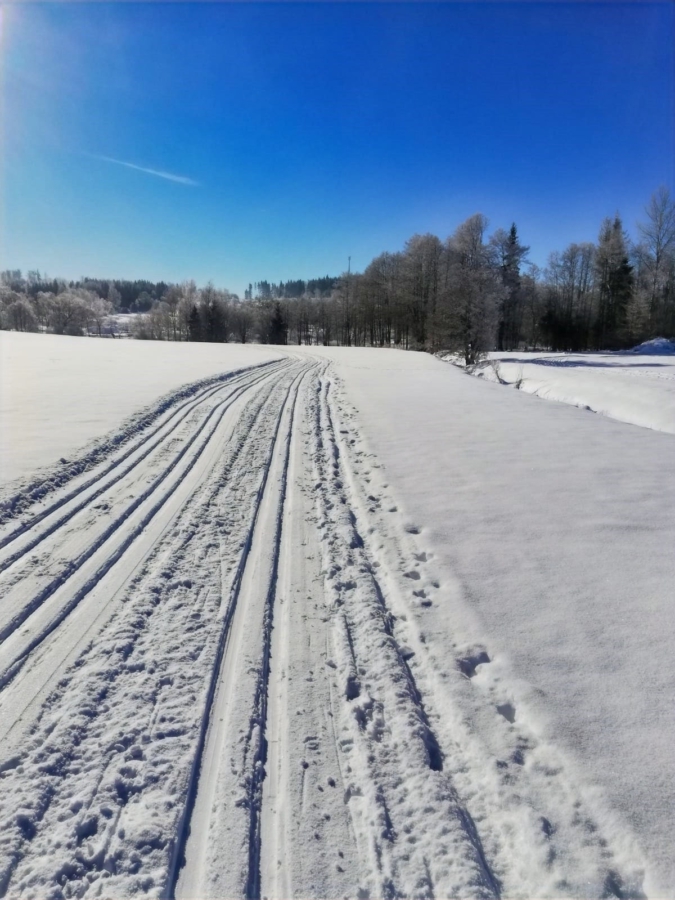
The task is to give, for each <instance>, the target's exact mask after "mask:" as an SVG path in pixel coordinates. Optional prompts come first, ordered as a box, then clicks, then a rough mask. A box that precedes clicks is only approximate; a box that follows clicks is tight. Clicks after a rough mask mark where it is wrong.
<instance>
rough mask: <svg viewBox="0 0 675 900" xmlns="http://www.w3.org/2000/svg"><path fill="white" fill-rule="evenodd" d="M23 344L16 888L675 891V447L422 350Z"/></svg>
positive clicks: (6, 418)
mask: <svg viewBox="0 0 675 900" xmlns="http://www.w3.org/2000/svg"><path fill="white" fill-rule="evenodd" d="M2 340H3V347H5V346H8V345H11V344H12V342H15V344H14V349H13V350H12V352H15V353H16V354H20V355H21V358H22V359H23V361H24V366H25V369H24V370H23V371H30V373H31V380H30V381H29V382H27V383H26V384H23V383H22V381H19V380H18V379H16V380H14V381H13V382H11V381H10V383H9V387H7V382H5V386H4V387H3V392H2V406H1V407H0V412H1V413H2V416H3V423H4V426H3V431H4V432H7V431H8V432H9V433H10V434H13V435H16V434H17V433H18V434H20V435H21V442H22V444H23V443H24V442H28V445H29V446H28V447H27V448H26V454H25V460H24V462H23V463H22V462H21V460H20V457H19V455H18V454H16V452H14V451H13V450H12V447H11V443H12V442H11V441H10V442H8V441H6V440H5V443H4V444H3V453H6V454H7V455H6V457H3V459H7V460H8V462H7V463H6V467H5V469H4V471H5V472H7V473H12V477H16V476H19V475H20V476H21V478H20V480H19V481H8V480H7V478H5V484H4V486H3V488H2V491H1V493H0V501H2V503H3V505H2V507H1V510H2V512H1V515H0V748H1V750H0V788H1V789H0V822H1V825H0V894H1V893H2V892H3V891H4V892H5V893H6V895H7V896H12V897H14V896H16V897H19V896H22V897H23V896H25V897H36V898H44V897H49V898H52V897H54V898H57V897H83V896H84V897H89V896H104V897H127V896H139V895H140V896H143V895H147V896H152V897H159V896H170V897H173V896H175V897H184V898H207V897H262V896H266V897H279V898H281V897H291V896H293V897H338V896H339V897H342V896H349V897H361V898H365V897H371V898H377V897H394V896H415V897H429V898H432V897H436V898H441V897H450V896H453V897H463V898H464V897H479V898H483V897H502V896H503V897H523V898H527V897H535V896H537V897H563V896H568V897H601V896H604V897H617V898H619V897H642V896H648V897H658V896H672V895H673V894H674V893H675V871H674V869H673V863H672V850H671V844H672V841H671V838H670V834H671V832H672V827H673V824H674V822H673V812H672V811H673V809H675V759H674V757H673V754H672V741H673V736H674V734H675V722H674V720H673V708H672V697H673V693H674V691H675V662H674V661H673V655H672V647H673V643H674V638H675V634H674V633H673V632H674V631H675V625H674V620H673V616H672V585H673V583H675V557H674V554H673V553H672V548H673V546H675V484H673V479H672V478H671V477H670V473H671V472H672V467H673V462H675V445H674V444H673V440H674V438H673V436H672V434H668V433H663V432H664V431H668V430H669V429H667V428H663V429H661V431H657V430H654V428H655V426H654V425H653V424H652V425H651V426H650V427H638V426H636V425H631V424H625V423H623V422H619V421H615V420H614V419H612V418H609V417H607V416H600V415H591V414H590V413H588V412H587V411H586V410H584V409H578V408H575V406H573V405H569V404H563V403H546V402H543V401H542V400H541V399H538V398H537V397H531V396H528V395H527V393H526V392H525V391H522V390H521V391H516V390H508V389H507V388H505V387H504V386H502V385H500V384H498V383H490V382H489V381H486V380H485V379H482V380H481V379H475V378H470V377H467V375H466V374H465V373H463V372H461V371H460V370H458V369H457V368H455V367H453V366H449V365H446V364H445V363H443V362H441V361H439V360H436V359H433V358H432V357H429V356H427V355H424V354H416V353H404V352H399V351H384V350H366V349H339V348H330V349H326V348H313V347H312V348H292V347H284V348H280V347H274V348H271V347H270V348H265V347H236V346H232V345H224V346H222V345H221V346H218V345H199V344H196V345H189V354H188V352H187V350H186V348H185V345H170V344H154V345H142V344H131V343H125V342H115V341H93V340H92V341H86V340H84V339H79V340H78V339H67V338H50V337H46V336H35V337H33V336H25V335H15V334H4V335H2ZM43 346H44V347H45V348H48V347H49V348H50V349H49V353H46V352H45V353H44V354H43V355H41V354H40V352H39V351H40V350H41V348H42V347H43ZM129 347H133V348H134V349H133V350H130V349H128V348H129ZM17 348H18V349H17ZM136 348H139V349H142V350H143V351H144V352H145V351H147V350H148V349H151V351H152V353H153V354H154V356H153V363H152V366H148V369H147V374H146V376H145V377H142V378H133V377H132V376H131V374H130V372H131V371H134V370H132V369H131V365H132V363H131V362H130V360H131V359H132V357H131V356H130V354H135V353H137V350H136ZM66 353H67V356H68V366H67V367H66V366H65V365H64V363H63V358H64V357H63V354H66ZM181 353H182V354H183V355H182V356H179V355H178V354H181ZM50 354H53V356H50ZM96 354H98V357H97V356H96ZM116 354H117V355H116ZM96 358H98V359H101V360H103V361H104V362H103V363H102V364H101V365H100V366H98V365H96V364H95V359H96ZM50 359H51V360H56V361H57V362H56V363H51V362H49V360H50ZM134 359H135V360H137V361H138V360H140V354H139V356H138V357H134ZM48 362H49V364H48ZM641 362H642V363H643V364H644V359H642V360H641ZM661 362H664V360H663V359H662V360H661ZM667 362H668V361H667V360H666V363H667ZM134 364H138V363H134ZM50 365H56V371H57V372H58V373H59V379H60V380H59V382H58V386H59V390H58V391H54V390H53V385H52V386H50V380H51V379H52V376H51V375H50V371H53V370H51V369H50ZM598 368H600V367H598ZM135 371H137V370H135ZM218 376H219V377H218ZM11 377H12V378H14V375H12V376H11ZM153 379H154V380H153ZM197 380H199V384H198V385H196V386H195V387H193V388H190V389H186V388H185V387H184V386H185V385H186V383H188V382H195V381H197ZM634 380H637V379H634ZM644 381H645V382H646V383H647V384H652V382H653V383H654V384H660V382H658V381H657V380H656V379H648V378H645V379H644ZM111 382H112V383H113V384H115V386H116V391H109V385H110V384H111ZM640 383H641V384H642V382H640ZM599 389H600V388H598V390H599ZM659 389H660V388H659ZM50 391H51V392H52V393H49V392H50ZM106 391H109V392H108V393H105V392H106ZM170 391H174V394H173V395H169V394H168V393H167V392H170ZM31 392H32V393H31ZM44 393H47V394H48V396H49V397H50V399H49V402H45V401H44V399H43V398H44ZM159 395H165V396H164V399H163V401H162V402H161V403H157V402H156V401H157V398H158V397H159ZM29 396H30V397H32V398H33V399H34V404H28V403H27V398H28V397H29ZM77 396H79V402H76V400H75V398H76V397H77ZM6 397H11V402H7V401H6V400H5V398H6ZM96 397H99V398H101V399H100V401H99V402H96V400H95V398H96ZM104 397H105V400H103V399H102V398H104ZM59 398H62V400H59ZM659 402H660V401H657V405H658V403H659ZM150 403H154V406H150V407H148V404H150ZM586 403H587V405H591V404H590V402H589V401H586ZM41 404H42V405H41ZM25 417H28V418H25ZM615 418H618V417H615ZM123 420H124V421H123ZM25 421H30V423H31V424H30V428H29V429H28V427H27V430H26V431H25V432H21V431H19V430H18V429H19V428H20V427H23V426H20V425H17V422H25ZM111 429H113V431H112V432H111ZM84 445H86V446H84ZM8 448H9V449H8ZM33 448H35V449H33ZM12 454H14V455H12ZM31 454H32V455H31ZM62 456H63V457H64V458H66V459H67V462H66V463H60V462H59V458H60V457H62ZM37 467H42V468H41V470H40V473H37V474H36V471H35V470H36V468H37Z"/></svg>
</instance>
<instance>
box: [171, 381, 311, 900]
mask: <svg viewBox="0 0 675 900" xmlns="http://www.w3.org/2000/svg"><path fill="white" fill-rule="evenodd" d="M309 370H310V368H309V367H307V366H305V367H303V371H302V372H300V373H299V374H298V376H297V377H296V378H295V379H294V381H293V382H292V383H291V385H290V386H289V389H288V392H287V394H286V397H285V400H284V403H283V404H282V407H281V410H280V413H279V416H278V419H277V422H276V426H275V430H274V435H273V438H272V440H271V442H270V449H269V453H268V457H267V460H266V464H265V468H264V471H263V477H262V480H261V482H260V486H259V488H258V492H257V497H256V504H255V512H254V514H253V516H252V518H251V524H250V527H249V531H248V534H247V538H246V541H245V544H244V548H243V551H242V554H241V557H240V560H239V565H238V567H237V572H236V575H235V579H234V582H233V585H232V591H231V594H230V600H229V602H228V607H227V612H226V614H225V616H224V617H223V622H222V626H221V631H220V635H219V639H218V647H217V652H216V656H215V659H214V663H213V667H212V670H211V678H210V681H209V687H208V691H207V697H206V706H205V711H204V715H203V718H202V724H201V729H200V734H199V738H198V741H197V747H196V751H195V755H194V759H193V764H192V768H191V772H190V778H189V783H188V790H187V798H186V803H185V808H184V811H183V817H182V820H181V823H180V826H179V829H178V832H177V837H176V843H175V846H174V848H173V853H172V857H171V861H170V865H169V877H168V879H167V888H166V891H165V893H164V894H163V897H165V898H172V900H173V898H175V895H176V888H177V884H178V878H179V875H180V870H181V868H182V866H183V865H185V852H186V847H187V841H188V838H189V835H190V823H191V820H192V816H193V813H194V810H195V804H196V800H197V792H198V788H199V775H200V771H201V767H202V760H203V758H204V754H205V750H206V745H207V740H208V733H209V726H210V724H211V719H212V715H213V706H214V701H215V696H216V691H217V687H218V680H219V675H220V672H221V669H222V666H223V661H224V656H225V651H226V647H227V639H228V635H229V631H230V627H231V624H232V620H233V618H234V614H235V612H236V608H237V603H238V600H239V595H240V592H241V585H242V580H243V577H244V572H245V570H246V565H247V562H248V558H249V554H250V551H251V547H252V545H253V537H254V533H255V529H256V525H257V523H258V519H259V513H260V509H261V505H262V500H263V497H264V495H265V489H266V487H267V483H268V480H269V474H270V469H271V465H272V459H273V457H274V450H275V447H276V445H277V441H278V439H279V432H280V430H281V424H282V421H283V417H284V413H285V412H286V410H287V409H288V408H289V398H290V397H291V394H293V399H292V401H291V403H290V421H289V430H288V435H287V439H286V441H287V443H286V448H285V452H284V460H283V464H282V465H283V468H282V473H281V478H282V488H281V499H280V503H279V511H278V517H277V525H276V536H275V548H274V551H273V552H274V557H273V575H272V580H271V583H270V585H269V589H268V594H267V598H266V608H265V615H264V624H263V634H262V641H263V668H262V671H261V673H260V678H259V681H258V685H257V690H256V695H255V699H254V705H253V710H252V714H251V723H252V726H253V725H258V726H259V727H260V744H259V747H258V752H257V754H255V755H254V757H253V759H252V760H251V779H250V786H249V811H250V817H251V821H250V830H249V872H248V879H247V888H246V896H247V898H257V897H258V896H259V889H260V853H261V847H260V812H261V809H260V806H261V801H262V781H263V779H264V759H265V746H266V745H265V737H264V728H265V722H266V714H267V695H268V681H269V669H270V659H269V657H270V645H271V632H272V620H273V609H274V599H275V595H276V583H277V574H278V567H279V548H280V545H281V527H282V518H283V510H284V501H285V496H286V487H287V476H288V462H289V457H290V448H291V440H292V435H293V420H294V416H295V407H296V403H297V397H298V393H299V390H300V384H301V382H302V380H303V379H304V377H305V376H306V375H307V373H308V371H309ZM257 762H259V763H260V765H259V766H256V763H257Z"/></svg>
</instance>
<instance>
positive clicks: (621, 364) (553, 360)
mask: <svg viewBox="0 0 675 900" xmlns="http://www.w3.org/2000/svg"><path fill="white" fill-rule="evenodd" d="M636 356H637V357H638V358H637V359H636ZM447 358H448V361H451V362H455V363H457V359H456V358H455V357H452V356H448V357H447ZM470 373H471V374H473V375H476V376H478V377H480V378H484V379H485V380H486V381H494V382H501V383H502V384H504V385H508V386H511V387H515V388H517V389H518V390H521V391H524V392H525V393H527V394H535V395H536V396H537V397H542V398H544V399H546V400H556V401H558V402H561V403H569V404H571V405H572V406H579V407H581V408H582V409H588V410H591V411H592V412H596V413H599V414H600V415H603V416H608V417H609V418H611V419H618V420H619V421H620V422H629V423H631V424H633V425H640V426H642V427H643V428H652V429H654V430H655V431H666V432H668V433H669V434H675V344H672V343H671V342H670V341H666V340H665V339H663V338H657V339H656V340H654V341H647V342H646V343H645V344H641V345H640V346H639V347H636V348H635V350H632V351H626V352H617V353H580V354H568V353H527V352H522V353H491V354H490V357H489V360H487V361H485V362H482V363H480V364H479V365H477V366H474V367H472V368H471V370H470Z"/></svg>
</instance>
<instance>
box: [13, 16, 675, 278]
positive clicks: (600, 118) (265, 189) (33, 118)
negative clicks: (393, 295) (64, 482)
mask: <svg viewBox="0 0 675 900" xmlns="http://www.w3.org/2000/svg"><path fill="white" fill-rule="evenodd" d="M0 15H2V75H3V84H2V93H3V100H4V108H3V112H2V116H3V121H2V129H1V130H2V138H1V140H2V151H3V176H2V184H1V185H0V188H1V190H2V196H1V198H0V205H1V211H2V219H3V223H2V224H3V230H2V244H1V245H0V268H7V267H11V268H22V269H24V270H25V269H28V268H39V269H41V270H43V271H44V270H46V271H47V272H48V273H49V274H50V275H63V276H65V277H78V276H80V275H83V274H89V275H99V276H102V277H106V276H107V277H111V276H117V277H129V278H136V277H147V278H150V279H160V278H162V279H164V280H167V281H174V280H182V279H184V278H195V279H196V280H197V281H198V282H205V281H207V280H208V279H213V281H214V282H215V283H216V284H218V285H220V286H226V287H229V288H230V289H231V290H235V291H237V292H240V293H241V292H242V291H243V289H244V287H245V285H246V283H247V282H248V281H254V280H258V279H261V278H268V279H270V280H275V281H278V280H279V279H283V280H287V279H288V278H292V277H312V276H317V275H323V274H327V273H330V274H334V273H339V272H341V271H342V270H344V269H346V265H347V257H348V256H349V255H351V257H352V269H353V270H354V269H356V270H360V269H362V268H363V267H364V266H365V265H367V263H368V262H369V261H370V259H371V258H372V257H373V256H375V255H376V254H378V253H380V252H382V251H383V250H391V251H393V250H397V249H400V248H401V247H402V246H403V243H404V241H405V240H406V238H408V237H410V236H411V235H412V234H414V233H415V232H420V233H422V232H427V231H432V232H434V233H436V234H438V235H439V236H440V237H442V238H445V237H446V236H447V235H448V234H450V233H451V232H452V231H453V230H454V229H455V227H456V226H457V225H458V224H459V223H460V222H461V221H463V220H464V219H465V218H466V217H467V216H469V215H471V214H472V213H474V212H476V211H481V212H483V213H485V214H486V215H487V216H488V218H489V219H490V223H491V227H492V228H496V227H498V226H503V227H508V226H509V225H510V223H511V222H512V221H514V220H515V221H516V223H517V224H518V227H519V231H520V233H521V237H522V239H523V240H524V241H525V243H528V244H530V245H531V247H532V252H531V257H532V259H533V260H534V261H535V262H537V263H539V264H544V263H545V261H546V258H547V256H548V253H549V252H550V251H551V250H554V249H563V248H564V247H565V246H566V245H567V244H568V243H570V242H571V241H575V240H578V241H581V240H593V239H595V237H596V236H597V232H598V228H599V225H600V222H601V220H602V218H603V217H604V216H605V215H611V214H613V213H614V212H615V211H617V210H618V211H620V213H621V214H622V215H623V217H624V222H625V224H626V226H627V228H628V229H629V231H631V232H633V233H634V232H635V221H636V219H638V218H639V217H640V216H641V214H642V210H643V207H644V205H645V203H646V202H647V200H648V199H649V196H650V194H651V193H652V191H653V190H655V189H656V187H657V186H658V185H659V184H662V183H665V184H667V185H668V186H669V187H671V189H672V187H673V177H674V172H673V164H674V159H675V148H674V127H673V122H675V107H674V96H675V92H674V84H673V80H674V76H673V72H674V50H673V48H674V46H675V31H674V21H675V17H674V7H673V5H672V4H671V3H669V2H659V3H649V2H639V3H612V2H590V0H588V2H576V3H569V4H567V3H539V2H525V3H504V2H502V3H483V2H475V3H469V4H464V3H456V2H451V3H440V4H436V3H415V4H406V3H395V4H388V3H364V4H361V3H341V4H332V3H320V4H312V3H299V4H293V3H275V4H262V3H261V4H256V3H209V4H204V5H200V4H196V3H189V4H167V5H163V4H159V3H148V4H132V3H117V4H103V3H101V4H99V3H88V4H80V3H66V4H58V3H46V4H37V3H36V4H25V5H24V4H20V5H10V6H5V7H4V8H3V9H2V11H1V12H0ZM102 157H108V158H109V159H116V160H120V161H122V162H127V163H131V164H133V165H135V166H140V167H143V168H147V169H151V170H155V171H159V172H165V173H169V174H173V175H177V176H180V177H182V178H184V179H191V180H192V181H193V182H196V184H192V183H185V182H179V181H172V180H168V179H167V178H162V177H159V176H157V175H153V174H150V173H148V172H141V171H138V170H136V169H132V168H129V167H127V166H121V165H118V164H116V163H114V162H111V161H109V160H106V159H103V158H102Z"/></svg>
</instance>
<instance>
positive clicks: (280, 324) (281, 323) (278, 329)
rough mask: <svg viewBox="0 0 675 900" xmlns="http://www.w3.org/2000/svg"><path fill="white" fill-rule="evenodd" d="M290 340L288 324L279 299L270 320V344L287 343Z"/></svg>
mask: <svg viewBox="0 0 675 900" xmlns="http://www.w3.org/2000/svg"><path fill="white" fill-rule="evenodd" d="M287 340H288V326H287V324H286V319H285V317H284V311H283V309H282V308H281V303H279V301H278V300H277V301H276V302H275V304H274V308H273V311H272V319H271V321H270V344H285V343H286V342H287Z"/></svg>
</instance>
